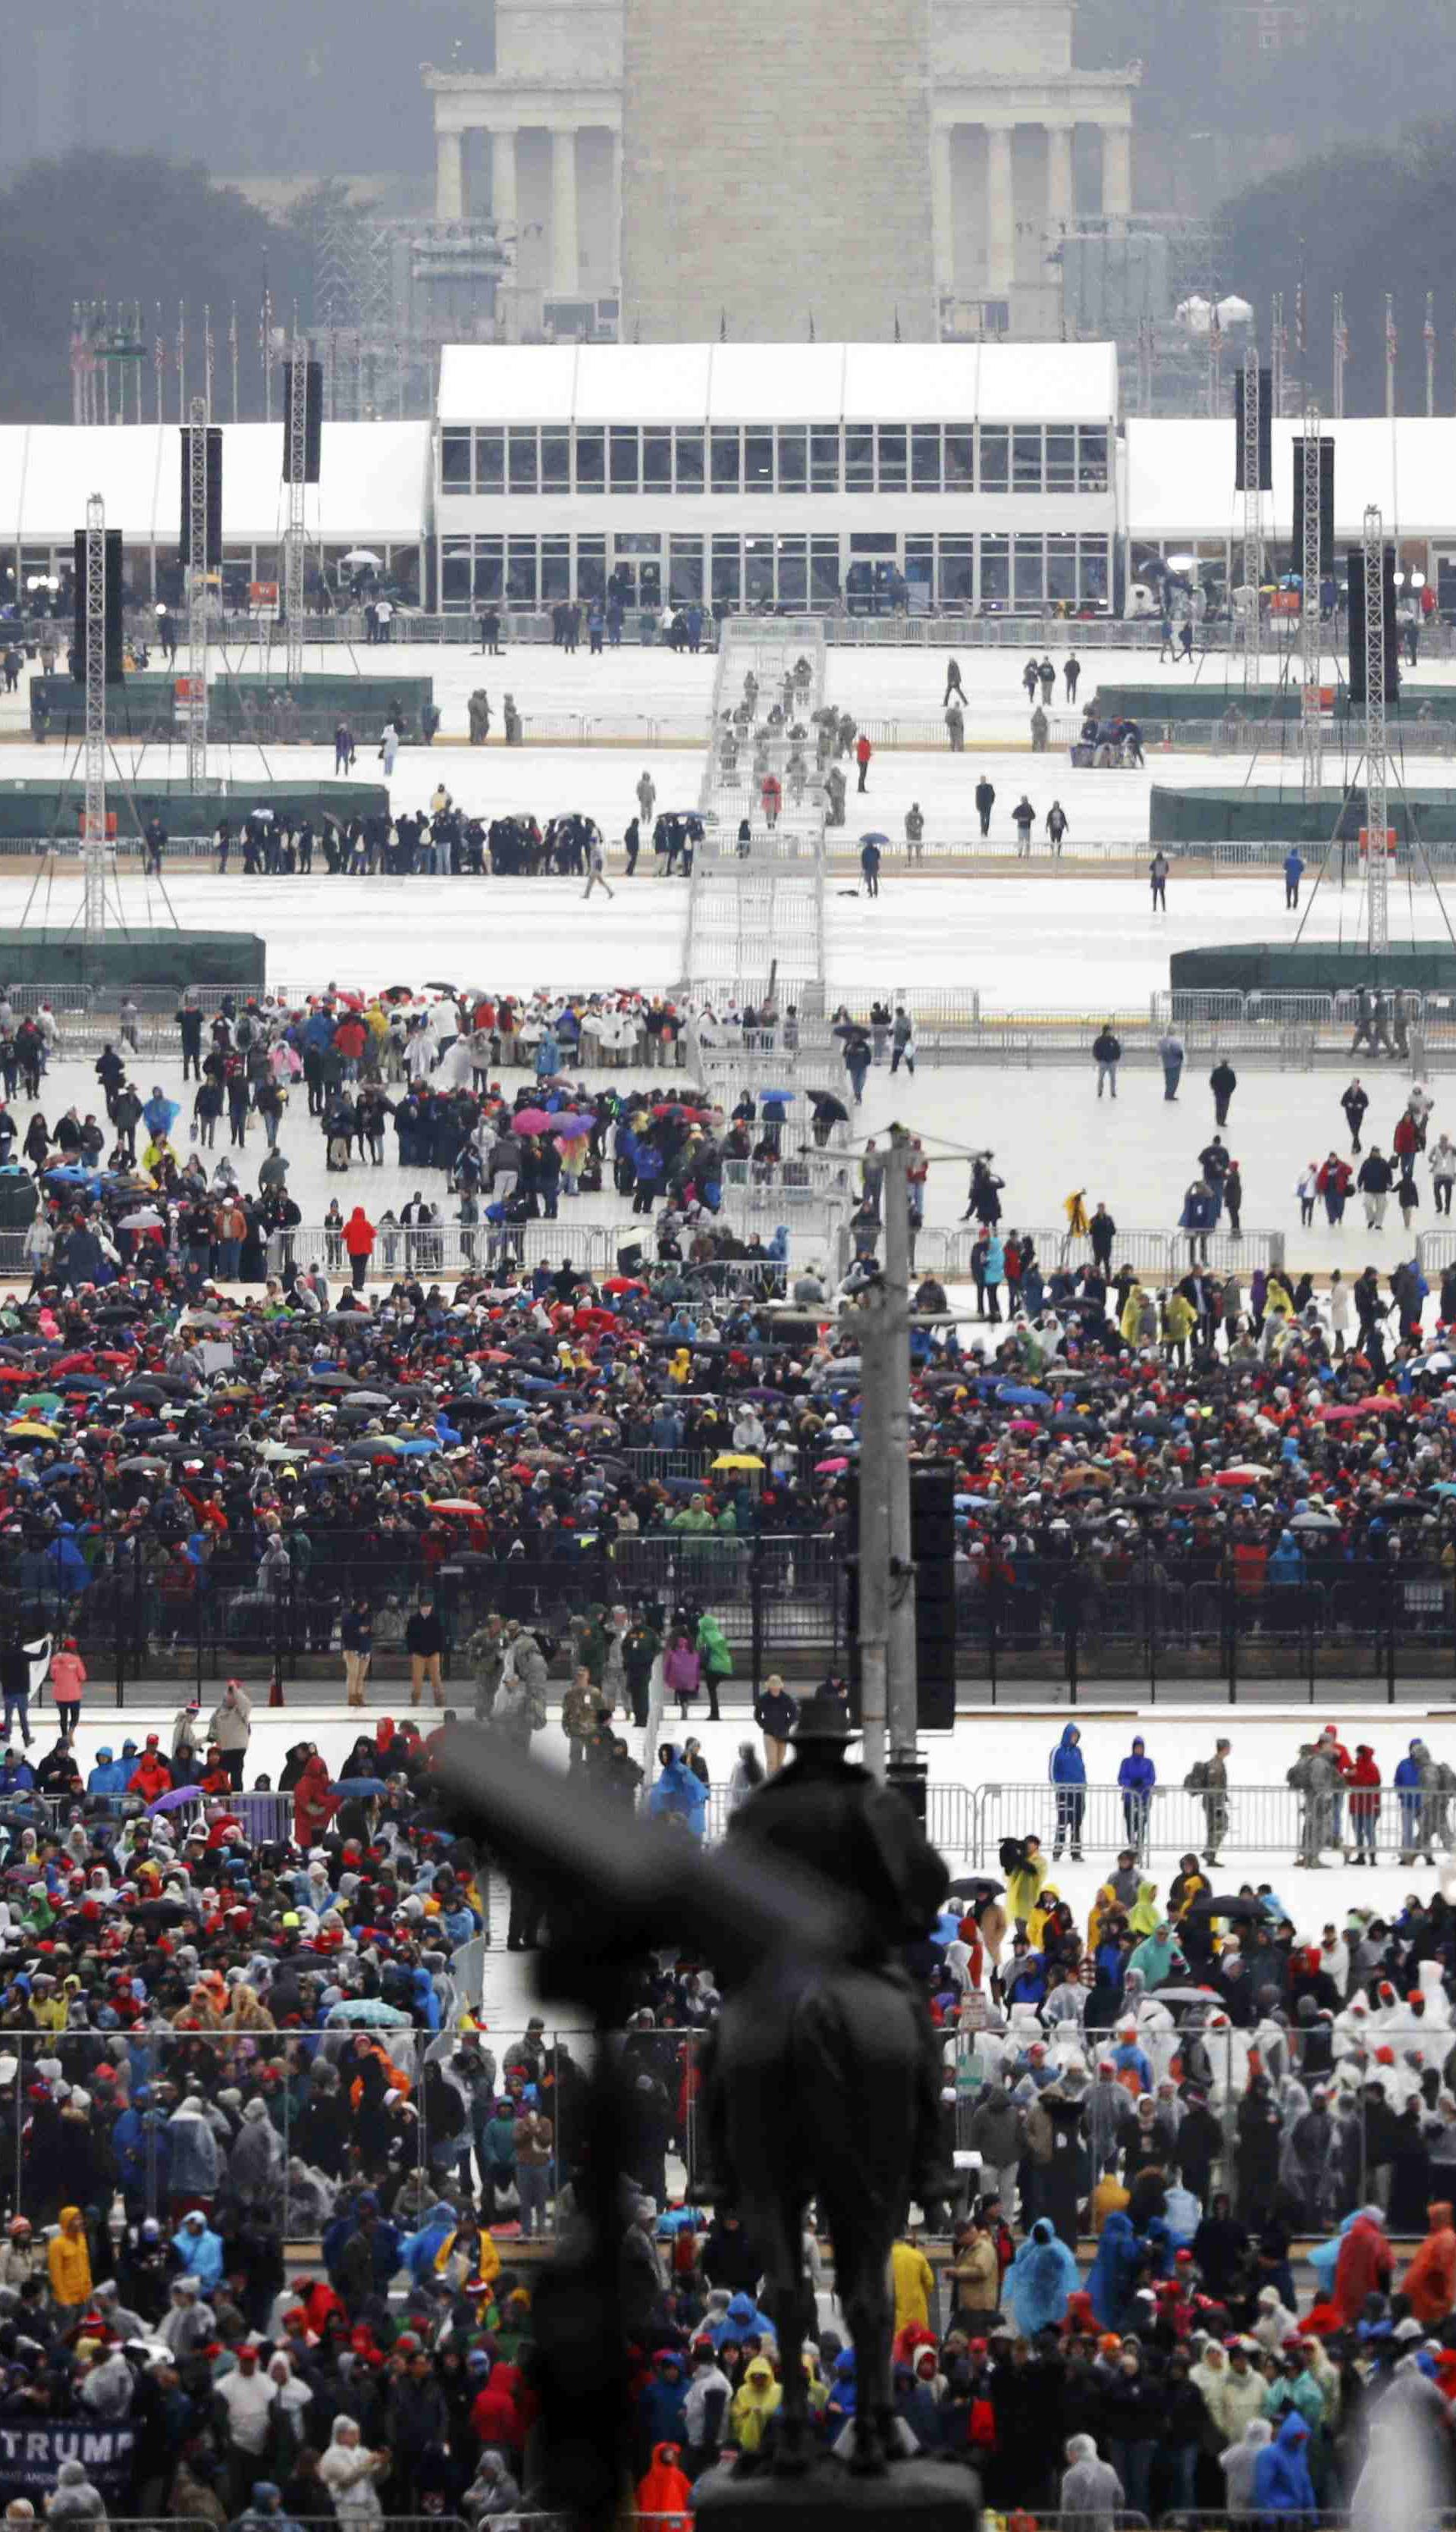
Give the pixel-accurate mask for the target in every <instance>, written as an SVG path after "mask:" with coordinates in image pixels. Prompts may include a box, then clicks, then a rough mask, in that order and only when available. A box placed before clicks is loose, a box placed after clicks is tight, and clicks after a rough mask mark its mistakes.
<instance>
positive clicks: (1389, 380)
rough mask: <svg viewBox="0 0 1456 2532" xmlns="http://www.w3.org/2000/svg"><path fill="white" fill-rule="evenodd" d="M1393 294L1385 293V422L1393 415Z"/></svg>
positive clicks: (1394, 340)
mask: <svg viewBox="0 0 1456 2532" xmlns="http://www.w3.org/2000/svg"><path fill="white" fill-rule="evenodd" d="M1396 344H1397V336H1396V331H1395V293H1394V291H1392V290H1387V291H1386V293H1385V413H1386V418H1387V420H1389V419H1393V417H1394V414H1395V354H1396Z"/></svg>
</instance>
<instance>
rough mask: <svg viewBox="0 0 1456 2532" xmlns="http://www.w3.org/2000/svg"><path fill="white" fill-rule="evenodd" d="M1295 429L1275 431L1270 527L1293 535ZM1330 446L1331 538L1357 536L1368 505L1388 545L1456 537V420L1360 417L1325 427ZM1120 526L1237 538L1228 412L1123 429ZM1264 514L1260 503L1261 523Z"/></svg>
mask: <svg viewBox="0 0 1456 2532" xmlns="http://www.w3.org/2000/svg"><path fill="white" fill-rule="evenodd" d="M1300 428H1301V426H1300V425H1299V424H1298V423H1296V422H1276V423H1275V425H1274V463H1273V470H1272V471H1273V477H1274V489H1273V494H1272V519H1273V523H1274V529H1275V532H1276V533H1277V534H1278V535H1279V536H1280V537H1288V536H1289V535H1290V533H1291V515H1292V511H1293V507H1294V459H1293V456H1292V453H1291V452H1292V449H1293V445H1294V441H1295V439H1296V438H1297V436H1298V435H1299V432H1300ZM1320 429H1321V431H1322V432H1324V433H1325V434H1326V435H1330V434H1332V435H1333V438H1334V442H1335V530H1336V534H1337V535H1338V536H1339V537H1340V538H1342V539H1352V538H1358V537H1359V535H1360V532H1361V523H1362V519H1363V517H1364V513H1365V508H1366V504H1367V503H1368V502H1369V501H1374V502H1376V503H1378V505H1379V508H1380V510H1381V512H1382V513H1383V518H1384V527H1385V533H1386V535H1387V536H1388V537H1395V536H1397V535H1401V536H1411V537H1431V536H1433V537H1441V536H1451V535H1456V419H1451V418H1449V417H1440V416H1437V417H1435V418H1433V419H1431V420H1429V421H1427V418H1426V416H1425V415H1424V414H1421V415H1403V416H1399V417H1397V419H1396V420H1395V421H1394V422H1390V421H1387V420H1386V419H1385V417H1384V416H1383V415H1379V416H1367V415H1362V416H1360V417H1359V418H1357V419H1355V420H1349V421H1344V422H1322V423H1321V425H1320ZM1127 441H1128V449H1127V524H1128V526H1129V527H1130V529H1131V530H1132V532H1133V535H1134V536H1135V537H1148V538H1163V539H1166V538H1168V537H1190V538H1192V537H1226V536H1236V537H1237V536H1241V535H1242V534H1243V520H1244V496H1243V494H1242V492H1239V493H1236V492H1235V490H1234V423H1233V415H1232V411H1231V412H1230V415H1229V418H1228V420H1227V421H1220V422H1208V421H1203V422H1152V421H1148V422H1141V421H1130V422H1129V424H1128V427H1127ZM1270 515H1271V505H1270V500H1269V499H1268V498H1266V500H1265V522H1266V525H1267V522H1268V519H1269V517H1270Z"/></svg>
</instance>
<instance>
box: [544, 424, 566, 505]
mask: <svg viewBox="0 0 1456 2532" xmlns="http://www.w3.org/2000/svg"><path fill="white" fill-rule="evenodd" d="M541 489H542V490H543V492H569V491H570V489H571V433H570V432H569V431H543V432H542V434H541Z"/></svg>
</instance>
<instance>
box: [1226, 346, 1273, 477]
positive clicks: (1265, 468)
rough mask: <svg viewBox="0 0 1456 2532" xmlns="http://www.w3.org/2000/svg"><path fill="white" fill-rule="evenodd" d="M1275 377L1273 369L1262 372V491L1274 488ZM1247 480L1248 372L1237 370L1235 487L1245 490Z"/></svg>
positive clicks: (1259, 397) (1259, 386)
mask: <svg viewBox="0 0 1456 2532" xmlns="http://www.w3.org/2000/svg"><path fill="white" fill-rule="evenodd" d="M1273 403H1274V378H1273V373H1272V372H1271V371H1269V370H1260V372H1259V374H1258V484H1257V486H1256V488H1253V489H1257V490H1258V491H1260V492H1272V490H1273V489H1274V414H1273ZM1234 489H1235V491H1236V492H1242V491H1244V490H1245V489H1249V488H1246V486H1245V482H1244V373H1243V371H1242V370H1236V371H1235V373H1234Z"/></svg>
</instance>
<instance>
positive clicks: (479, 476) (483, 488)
mask: <svg viewBox="0 0 1456 2532" xmlns="http://www.w3.org/2000/svg"><path fill="white" fill-rule="evenodd" d="M475 489H476V490H477V491H478V492H503V491H504V489H505V433H504V432H503V431H478V432H476V434H475Z"/></svg>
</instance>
